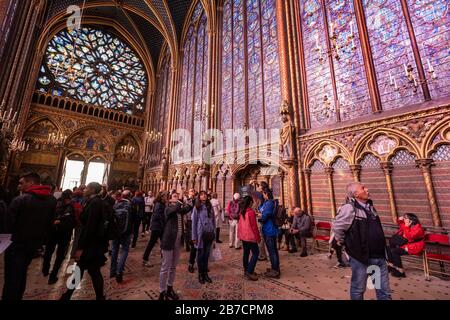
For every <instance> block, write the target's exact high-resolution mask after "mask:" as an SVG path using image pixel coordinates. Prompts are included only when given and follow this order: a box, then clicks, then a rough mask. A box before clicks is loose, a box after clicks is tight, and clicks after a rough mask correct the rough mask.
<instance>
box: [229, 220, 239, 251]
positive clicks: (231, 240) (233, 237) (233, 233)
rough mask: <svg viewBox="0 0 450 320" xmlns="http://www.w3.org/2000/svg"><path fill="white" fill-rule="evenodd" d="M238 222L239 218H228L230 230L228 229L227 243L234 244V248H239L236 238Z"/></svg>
mask: <svg viewBox="0 0 450 320" xmlns="http://www.w3.org/2000/svg"><path fill="white" fill-rule="evenodd" d="M238 223H239V220H230V230H229V244H230V247H232V246H234V247H235V248H240V247H241V245H240V243H239V239H238V234H237V231H238Z"/></svg>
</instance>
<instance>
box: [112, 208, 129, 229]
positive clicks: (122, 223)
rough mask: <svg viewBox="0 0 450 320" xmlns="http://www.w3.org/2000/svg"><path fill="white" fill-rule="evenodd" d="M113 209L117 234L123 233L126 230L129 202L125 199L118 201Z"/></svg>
mask: <svg viewBox="0 0 450 320" xmlns="http://www.w3.org/2000/svg"><path fill="white" fill-rule="evenodd" d="M113 209H114V218H115V222H116V224H117V231H118V232H119V234H124V233H125V232H127V230H128V224H129V221H130V209H131V204H130V202H129V201H126V200H124V201H119V202H117V203H116V204H115V205H114V207H113Z"/></svg>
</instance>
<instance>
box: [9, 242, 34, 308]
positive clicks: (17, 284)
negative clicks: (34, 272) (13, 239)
mask: <svg viewBox="0 0 450 320" xmlns="http://www.w3.org/2000/svg"><path fill="white" fill-rule="evenodd" d="M38 247H39V246H35V245H29V244H28V245H26V244H15V243H12V244H11V245H10V246H9V248H8V249H6V251H5V269H4V270H5V274H4V285H3V294H2V295H3V297H2V299H3V300H7V301H15V300H22V298H23V294H24V292H25V289H26V285H27V272H28V267H29V266H30V263H31V260H33V257H34V255H35V254H36V251H37V249H38Z"/></svg>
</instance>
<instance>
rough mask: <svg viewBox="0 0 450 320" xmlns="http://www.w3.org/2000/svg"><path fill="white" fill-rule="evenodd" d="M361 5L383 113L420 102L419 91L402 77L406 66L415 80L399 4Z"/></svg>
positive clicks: (367, 1)
mask: <svg viewBox="0 0 450 320" xmlns="http://www.w3.org/2000/svg"><path fill="white" fill-rule="evenodd" d="M363 4H364V11H365V15H366V20H367V29H368V32H369V40H370V45H371V47H372V56H373V61H374V64H375V71H376V76H377V81H378V87H379V88H380V95H381V104H382V107H383V110H388V109H394V108H398V107H402V106H406V105H410V104H413V103H418V102H421V101H423V93H422V88H421V87H420V86H418V88H417V92H414V90H413V89H412V86H411V85H410V84H409V82H408V79H407V78H406V77H405V70H404V69H405V65H408V64H411V66H413V67H414V71H413V72H414V73H415V74H416V77H417V67H416V64H415V61H414V54H413V51H412V47H411V41H410V39H409V35H408V29H407V27H406V21H405V16H404V14H403V12H402V8H401V4H400V1H398V0H375V1H373V0H364V1H363ZM394 80H395V83H394ZM396 86H397V87H398V88H399V90H395V87H396Z"/></svg>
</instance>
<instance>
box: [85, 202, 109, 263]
mask: <svg viewBox="0 0 450 320" xmlns="http://www.w3.org/2000/svg"><path fill="white" fill-rule="evenodd" d="M105 210H107V209H106V208H105V203H104V201H103V200H102V199H101V198H100V197H99V196H94V197H92V198H90V199H88V200H87V201H86V203H85V205H84V209H83V213H82V214H81V233H80V239H79V240H78V248H77V249H78V250H83V254H82V255H81V259H80V262H79V265H80V267H83V268H89V267H90V266H103V265H104V263H105V261H106V258H105V255H104V254H105V253H106V252H107V251H108V239H107V238H105V237H104V235H103V228H104V217H105V216H106V214H105Z"/></svg>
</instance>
